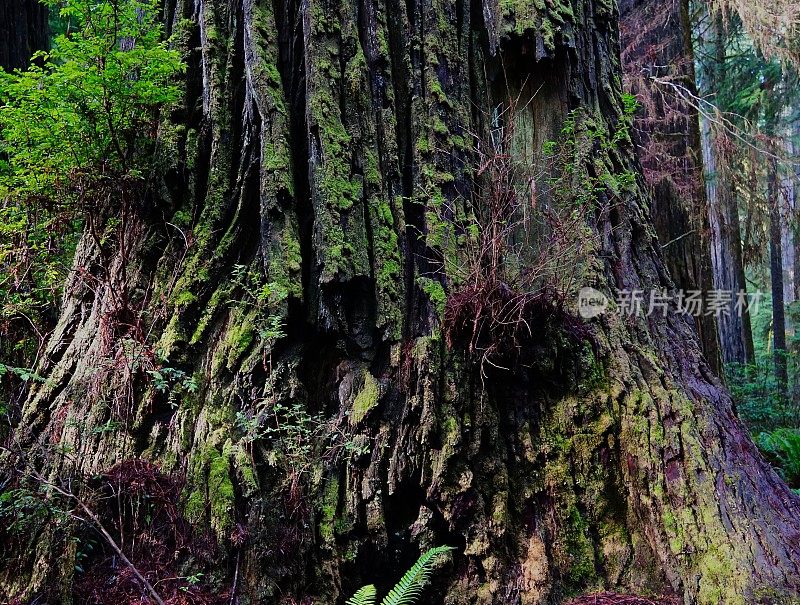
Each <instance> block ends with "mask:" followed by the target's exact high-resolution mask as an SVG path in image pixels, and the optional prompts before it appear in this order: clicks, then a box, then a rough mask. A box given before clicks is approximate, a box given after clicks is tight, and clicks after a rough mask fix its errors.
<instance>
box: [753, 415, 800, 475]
mask: <svg viewBox="0 0 800 605" xmlns="http://www.w3.org/2000/svg"><path fill="white" fill-rule="evenodd" d="M756 444H757V445H758V447H759V449H760V450H761V451H762V452H763V453H764V455H765V456H766V457H767V459H769V461H770V462H771V463H772V464H773V465H774V466H775V468H776V469H777V470H778V473H780V475H781V476H782V477H783V479H784V481H786V483H788V484H789V487H792V488H795V489H798V488H800V431H798V430H797V429H787V428H781V429H777V430H774V431H772V432H763V433H759V434H758V436H757V437H756Z"/></svg>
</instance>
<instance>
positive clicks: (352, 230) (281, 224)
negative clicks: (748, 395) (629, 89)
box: [0, 0, 800, 605]
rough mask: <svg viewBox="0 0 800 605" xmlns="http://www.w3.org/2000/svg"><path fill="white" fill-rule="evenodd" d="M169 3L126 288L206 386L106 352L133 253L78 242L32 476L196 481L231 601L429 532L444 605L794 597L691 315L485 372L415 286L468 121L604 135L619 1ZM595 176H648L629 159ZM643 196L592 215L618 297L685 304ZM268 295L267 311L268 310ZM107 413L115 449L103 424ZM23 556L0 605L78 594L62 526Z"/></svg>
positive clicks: (306, 591)
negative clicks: (635, 596)
mask: <svg viewBox="0 0 800 605" xmlns="http://www.w3.org/2000/svg"><path fill="white" fill-rule="evenodd" d="M170 14H171V18H170V22H171V23H172V24H174V26H175V27H176V28H178V31H177V33H178V34H179V35H178V39H179V40H182V42H181V44H182V46H183V48H184V51H185V53H186V60H187V64H188V66H189V70H188V74H187V86H186V90H187V94H186V101H185V104H184V106H183V107H182V108H181V109H180V110H178V111H176V112H175V115H176V116H177V123H174V124H166V125H164V129H163V132H162V140H163V153H164V158H165V159H164V162H165V164H166V165H167V167H168V170H167V171H166V173H167V176H166V178H165V179H164V182H163V183H159V186H160V189H161V191H162V194H163V199H162V200H160V201H159V203H158V204H157V205H155V206H154V207H149V208H142V209H141V211H140V216H138V217H137V219H136V220H135V221H132V223H131V228H130V229H131V233H130V234H129V237H128V238H127V242H128V246H129V253H128V256H129V258H130V259H131V261H130V266H128V267H127V270H126V272H125V273H126V274H127V276H128V283H126V284H124V287H126V288H127V289H128V292H129V293H130V296H129V300H130V301H131V304H132V305H135V307H134V308H135V309H137V312H138V316H139V317H140V318H141V320H142V322H143V323H144V325H146V326H147V330H146V331H145V333H147V334H149V335H150V336H149V340H147V342H146V343H145V344H146V347H145V348H146V350H147V351H151V350H152V351H156V350H157V351H158V352H159V355H160V356H162V357H163V358H164V359H166V360H167V362H165V363H166V364H168V365H169V366H170V367H173V368H179V369H181V370H182V371H184V372H185V373H186V374H187V375H189V376H193V377H194V378H195V380H196V381H197V383H198V385H199V388H198V390H197V392H195V393H188V392H184V393H179V396H178V398H177V401H170V400H169V398H168V397H167V396H166V395H165V394H163V393H161V392H159V391H158V389H156V388H154V386H153V385H152V383H150V382H148V380H147V376H146V375H144V374H143V373H142V372H141V371H137V370H136V368H135V367H134V365H133V364H132V363H129V360H128V358H127V357H125V354H124V351H123V349H122V348H121V345H120V344H119V343H118V342H115V341H114V340H113V339H112V340H111V341H109V338H108V335H109V333H110V331H112V333H113V330H114V329H117V330H119V326H117V327H116V328H115V326H114V325H113V324H110V323H109V321H110V320H109V318H110V317H113V313H112V311H113V309H112V308H111V305H112V301H111V300H110V297H109V294H108V292H109V288H110V286H109V285H108V284H109V283H112V282H113V283H114V284H115V286H116V287H121V286H122V284H119V283H118V281H116V282H115V281H114V280H119V276H120V275H122V274H123V272H122V270H121V267H120V263H121V262H122V259H121V258H116V257H115V258H114V259H113V260H112V262H111V263H110V264H108V263H107V264H103V263H101V261H100V258H99V254H98V251H97V249H96V247H95V246H94V244H93V240H92V238H91V237H89V236H87V237H85V238H84V240H83V242H82V245H81V246H80V247H79V250H78V253H77V256H76V259H75V265H76V268H88V269H91V271H92V272H93V274H95V275H99V276H101V277H102V279H99V280H98V281H97V283H96V284H93V285H92V287H91V288H90V287H89V285H88V284H87V283H86V282H85V281H84V280H83V278H82V277H81V275H82V274H81V272H79V271H76V272H74V273H73V274H72V275H71V278H70V281H69V283H67V284H66V292H67V293H68V295H67V297H66V302H65V304H64V308H63V310H62V314H61V320H60V322H59V325H58V327H57V328H56V331H55V333H54V335H53V337H52V339H51V341H50V344H49V346H48V350H47V352H46V355H45V356H44V359H43V361H42V364H41V367H40V368H39V373H41V374H42V375H45V376H47V377H48V378H49V380H48V381H47V382H45V383H41V384H36V385H34V386H33V387H32V390H31V393H30V396H29V398H28V400H27V402H26V405H25V408H24V412H23V419H22V421H21V422H20V424H19V426H18V427H17V429H16V431H15V439H16V440H17V441H19V442H20V443H21V444H22V445H23V446H24V447H28V448H31V449H33V448H34V446H36V444H39V445H40V446H41V447H45V448H46V447H50V449H51V450H52V446H54V445H58V446H69V456H65V457H59V456H57V455H51V456H50V457H49V458H47V459H45V460H43V461H42V462H41V464H42V466H43V470H42V475H43V476H48V473H49V474H51V475H57V476H70V475H78V474H86V475H94V474H96V473H97V472H99V471H101V470H103V469H107V468H108V467H110V466H111V465H113V464H114V463H115V462H118V461H120V460H123V459H128V458H133V457H139V456H141V457H145V458H147V459H151V460H154V461H157V462H158V463H159V464H160V465H161V468H162V470H164V471H166V472H174V473H177V474H180V475H183V476H185V477H186V487H185V490H184V497H183V506H184V514H185V516H186V518H187V519H188V520H189V521H190V522H191V523H192V524H193V526H194V527H195V528H196V530H197V531H198V532H199V531H201V530H204V529H205V530H208V531H211V532H212V533H213V535H214V536H215V538H216V541H217V545H218V548H219V549H220V551H221V553H220V556H219V558H218V559H217V563H216V564H215V567H214V568H213V569H208V570H207V574H206V577H209V578H212V579H213V581H214V582H216V584H217V585H218V586H219V588H220V590H222V589H225V588H229V587H230V586H231V583H232V582H233V581H234V580H233V578H234V577H235V578H236V588H235V592H236V594H237V595H238V598H239V599H240V600H241V602H243V603H244V602H251V603H256V602H270V603H271V602H276V603H285V604H287V605H288V604H289V603H297V602H304V601H305V600H312V599H313V601H314V602H316V603H334V602H342V600H343V599H344V598H346V596H349V594H351V593H352V592H353V591H354V590H355V589H356V588H357V587H358V586H361V585H363V584H365V583H367V582H374V583H376V584H377V585H378V587H379V589H383V588H385V587H387V586H389V585H390V584H392V583H393V582H394V581H396V579H397V576H398V575H399V574H398V573H397V572H396V570H398V569H403V568H405V567H407V566H408V565H409V564H410V563H411V562H413V560H414V559H416V557H417V556H418V553H419V550H420V549H422V548H425V547H428V546H432V545H434V544H448V545H452V546H455V547H456V548H457V551H456V552H455V554H454V556H453V559H452V561H451V562H449V563H447V564H446V565H445V567H444V568H443V569H441V570H439V571H438V572H437V574H436V575H435V578H434V580H433V586H432V588H431V590H430V592H429V593H428V595H429V596H430V598H431V601H432V602H436V603H445V602H447V603H465V602H470V603H487V604H488V603H526V604H545V603H553V602H558V601H559V600H560V599H562V598H563V597H564V596H566V595H568V594H571V593H575V592H579V591H584V590H588V589H591V588H595V587H616V588H625V589H630V590H643V591H654V592H663V591H675V592H677V593H679V594H681V595H682V596H683V597H684V599H685V601H686V602H687V603H702V604H708V605H711V604H713V605H717V604H718V603H726V604H732V605H736V604H742V605H744V604H745V603H747V604H750V603H757V602H765V603H766V602H769V601H768V599H770V598H784V597H785V598H787V599H788V598H794V597H796V596H797V595H798V594H800V570H799V569H798V565H800V563H798V562H799V561H800V501H799V500H798V497H797V496H796V495H794V494H793V493H792V492H791V491H790V490H789V489H788V488H787V487H786V486H785V484H783V483H782V482H781V481H780V479H779V478H778V477H777V475H776V474H775V472H774V471H773V470H772V469H771V468H770V467H769V465H768V464H767V463H766V462H765V461H764V460H763V459H762V458H761V456H760V454H759V453H758V451H757V449H756V448H755V446H754V445H753V443H752V442H751V441H750V439H749V437H748V436H747V432H746V430H745V429H744V427H743V426H742V425H741V423H740V422H739V421H738V420H737V419H736V417H735V416H734V414H733V413H732V411H731V402H730V397H729V396H728V394H727V393H726V392H725V391H724V389H723V388H722V386H721V385H720V383H719V381H718V379H717V378H716V377H715V375H714V372H713V371H711V369H710V368H709V366H708V364H707V363H706V361H704V359H703V355H702V353H701V350H700V347H699V345H698V341H697V336H696V333H695V328H694V326H693V325H692V324H691V323H689V321H687V319H686V318H685V317H682V316H680V315H678V314H676V313H669V314H668V315H667V316H666V317H660V316H658V315H653V316H650V317H643V316H641V317H627V316H624V315H618V314H615V313H607V314H605V315H603V316H601V317H599V318H598V319H595V320H592V321H591V322H589V323H587V324H586V326H585V330H586V331H587V333H588V334H590V335H591V337H590V339H589V340H588V341H587V342H576V341H575V339H574V338H570V337H569V336H568V335H565V334H566V332H565V331H564V330H561V329H560V328H559V326H558V325H554V326H550V327H548V326H534V327H535V328H536V329H537V330H538V329H541V330H542V333H543V334H547V335H548V336H547V337H546V338H542V339H541V340H540V341H537V342H533V343H530V345H529V346H528V348H527V349H526V350H525V351H523V352H522V353H521V355H523V358H524V361H525V363H520V364H518V365H517V366H515V367H514V369H513V371H500V370H497V371H491V372H489V373H487V375H486V376H485V377H482V376H481V373H480V371H479V368H477V367H476V366H475V364H474V363H472V361H471V360H470V359H469V357H468V355H467V354H466V353H465V351H462V350H459V349H458V348H454V349H453V350H447V348H446V347H445V345H444V342H443V338H442V336H441V324H440V318H439V315H438V313H437V310H436V305H435V304H434V301H431V300H430V299H429V296H428V294H426V293H425V291H424V290H423V289H422V288H421V287H420V286H419V283H418V280H419V278H420V277H429V278H430V276H431V275H432V273H431V271H432V268H434V267H435V266H436V262H435V261H436V257H435V250H433V249H432V247H429V246H428V245H427V243H426V240H425V238H424V235H425V234H426V233H427V232H428V230H429V229H430V227H431V225H430V224H429V223H430V222H431V221H432V220H433V219H432V216H431V212H429V211H428V210H429V206H428V205H429V204H430V200H432V199H434V198H437V197H438V196H442V197H444V198H445V199H447V200H450V201H451V202H452V203H453V204H454V205H457V204H458V203H463V200H464V199H466V198H468V197H469V193H470V192H469V186H470V183H471V179H469V178H468V175H469V174H470V171H471V170H472V169H473V168H472V167H471V166H470V165H469V161H468V158H469V156H468V150H467V145H466V144H465V141H464V137H465V136H467V135H468V134H469V133H471V132H482V131H483V128H484V125H483V124H482V120H483V116H486V115H490V113H491V108H492V106H493V105H494V104H495V103H497V102H499V101H500V100H501V99H495V98H493V97H492V95H493V94H495V93H494V92H493V91H496V90H498V89H503V90H505V89H506V87H507V86H508V88H509V89H513V90H531V92H530V93H528V94H529V96H530V97H531V98H535V99H536V101H535V102H534V103H533V104H532V105H531V106H532V107H535V109H532V110H531V111H533V112H534V113H533V123H534V124H535V125H536V126H537V127H539V126H541V125H542V124H548V125H553V124H559V123H560V121H561V120H562V119H563V116H564V115H566V113H567V112H568V111H569V110H570V109H573V108H583V109H584V110H585V111H590V112H593V113H594V114H595V115H597V116H598V120H600V122H601V123H603V124H605V125H607V126H608V127H613V126H614V125H615V124H616V123H617V122H618V120H619V119H620V117H621V93H622V91H621V80H620V65H619V59H618V53H619V45H618V40H617V35H616V24H617V12H616V8H615V6H614V4H613V3H610V2H605V1H603V0H580V1H576V2H574V3H572V4H565V3H562V2H553V3H550V4H548V5H544V4H541V5H540V4H538V3H526V2H515V3H507V2H503V3H495V2H492V1H491V0H486V2H484V3H479V2H472V3H466V2H464V1H463V0H456V1H454V2H448V1H446V0H432V1H430V2H419V1H416V0H410V1H409V2H396V1H395V0H358V1H353V0H308V1H304V2H299V1H297V0H278V1H277V2H274V3H271V2H263V1H262V0H242V1H241V2H238V1H234V2H223V1H222V0H198V2H196V3H192V4H188V3H185V2H182V1H179V2H178V3H177V6H175V7H174V10H173V11H172V12H171V13H170ZM182 19H185V20H188V21H185V20H182ZM504 67H505V69H504ZM526 82H531V83H536V87H535V88H534V87H532V86H531V87H526V86H525V83H526ZM509 84H510V86H509ZM536 91H538V92H536ZM534 92H536V95H535V97H534V94H533V93H534ZM527 100H530V99H527ZM540 135H542V133H541V132H539V133H538V135H536V136H540ZM537 152H538V150H537ZM600 161H603V162H606V163H607V165H609V166H612V167H613V168H614V169H615V171H618V170H625V169H631V170H634V169H636V167H637V165H636V163H635V158H634V157H633V151H632V149H631V147H630V146H629V145H623V146H621V147H620V148H619V149H612V150H610V151H608V152H607V155H606V156H602V158H600ZM644 191H645V185H644V182H643V180H642V179H641V178H640V177H638V181H637V183H636V184H635V185H634V186H632V187H631V188H630V189H629V190H627V191H625V192H622V193H621V194H620V199H619V200H618V201H615V202H614V203H613V204H600V205H599V207H600V208H604V207H605V208H607V210H605V211H601V210H598V211H597V212H592V213H591V214H590V215H589V216H587V217H586V220H587V224H588V225H589V226H590V227H591V229H592V231H593V233H594V235H595V236H596V237H597V239H598V241H599V242H600V244H599V249H598V250H597V252H596V255H595V258H593V259H592V262H593V265H594V267H595V268H596V272H595V275H594V279H595V280H596V284H595V285H596V286H597V287H598V288H600V289H602V290H603V291H604V292H606V293H607V294H608V295H609V296H610V297H613V294H612V293H613V292H615V291H616V290H617V289H645V290H650V289H661V288H670V287H672V285H673V282H672V280H671V278H670V276H669V271H668V269H667V267H666V266H665V264H664V262H663V261H662V256H661V248H660V244H659V241H658V238H657V236H656V233H655V232H654V230H653V228H652V225H651V224H650V223H649V220H650V216H651V215H650V210H649V208H650V200H649V199H648V197H647V195H646V194H645V193H644ZM602 195H607V194H602ZM606 201H608V200H606ZM250 273H252V274H253V275H256V276H257V277H258V279H259V280H260V282H259V284H256V285H253V284H252V283H250V282H249V281H247V279H245V278H243V277H242V275H247V274H250ZM434 277H435V275H434ZM266 283H270V284H271V286H270V290H271V291H278V290H279V291H281V292H283V293H285V295H286V296H285V297H273V298H275V299H276V300H274V301H272V304H271V305H270V306H269V309H268V310H266V311H265V310H264V309H263V308H262V307H261V306H259V303H258V300H259V297H258V295H257V293H258V292H261V291H262V290H260V287H261V286H263V285H264V284H266ZM254 292H255V294H254ZM270 300H272V299H270ZM275 318H278V319H280V320H281V321H282V322H283V323H284V328H283V330H282V332H283V334H284V335H283V336H279V335H277V336H276V335H270V333H269V326H270V325H273V320H274V319H275ZM551 330H552V331H551ZM110 360H112V361H114V360H116V361H114V363H112V362H110ZM276 402H279V403H282V404H284V405H287V406H289V405H297V406H299V408H300V409H302V410H305V411H306V412H307V413H308V414H311V415H316V414H320V415H322V416H323V417H324V418H326V419H329V420H331V421H332V422H334V423H336V425H337V426H338V430H340V431H342V432H344V433H346V434H347V435H348V439H349V440H350V443H351V444H354V445H356V446H357V447H355V448H351V449H348V450H344V451H341V450H338V451H328V450H325V451H322V452H319V451H318V452H316V454H315V455H312V456H307V457H306V458H301V457H297V456H299V455H300V454H297V455H295V457H291V455H290V454H291V452H289V451H288V450H286V449H285V448H284V449H281V447H280V445H281V444H280V443H276V442H275V440H274V439H273V438H270V437H262V438H261V439H259V440H256V441H255V442H252V441H249V440H248V439H247V434H246V430H245V428H243V424H242V422H241V420H242V418H245V419H247V418H253V417H255V416H256V415H257V414H259V413H261V414H263V415H262V416H261V418H262V420H269V419H271V418H273V416H274V408H275V404H276ZM173 404H175V405H173ZM109 419H114V420H115V421H117V422H118V423H119V428H118V429H117V430H113V431H97V430H94V429H96V428H97V427H99V426H103V425H104V424H105V423H107V422H108V420H109ZM284 445H285V443H284ZM301 462H302V464H301ZM298 493H299V494H300V496H298ZM240 527H244V528H246V536H247V537H246V539H245V540H242V539H240V538H241V536H242V534H241V532H240ZM39 538H40V540H39V543H40V544H43V545H45V546H43V547H41V548H38V549H36V550H31V551H28V552H22V553H13V554H5V555H4V557H3V566H2V573H0V588H1V589H2V590H3V591H4V592H5V593H6V594H7V595H9V597H10V596H13V595H17V594H21V595H22V596H23V598H27V599H30V598H32V597H34V596H35V595H38V594H42V593H47V591H48V590H50V591H51V593H50V594H53V592H52V591H55V592H56V593H57V594H60V596H57V597H54V598H55V599H56V600H57V599H61V601H62V602H68V599H69V594H70V590H71V581H72V579H73V578H72V574H73V573H74V550H72V551H71V550H69V549H68V548H67V547H66V544H67V543H68V536H67V535H66V533H65V532H64V531H62V530H61V529H60V528H57V527H45V528H42V529H41V534H40V536H39ZM55 553H58V554H57V555H56V554H55ZM70 553H72V554H71V555H70ZM71 557H72V558H71ZM135 563H136V562H135V561H134V564H135ZM59 578H62V580H60V581H59ZM148 581H150V582H151V583H153V578H148ZM59 591H60V592H59Z"/></svg>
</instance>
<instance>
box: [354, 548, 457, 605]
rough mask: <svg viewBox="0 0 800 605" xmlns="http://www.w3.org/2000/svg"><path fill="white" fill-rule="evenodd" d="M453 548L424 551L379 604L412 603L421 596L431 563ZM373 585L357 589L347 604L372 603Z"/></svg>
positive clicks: (366, 604) (431, 570)
mask: <svg viewBox="0 0 800 605" xmlns="http://www.w3.org/2000/svg"><path fill="white" fill-rule="evenodd" d="M451 550H453V548H452V547H451V546H437V547H435V548H430V549H428V550H427V551H425V552H424V553H423V554H422V556H421V557H420V558H419V559H417V562H416V563H414V565H413V566H412V567H411V569H409V570H408V571H407V572H406V573H405V575H403V577H402V578H401V579H400V581H399V582H398V583H397V584H396V585H395V587H394V588H392V590H390V591H389V594H388V595H386V596H385V597H384V598H383V600H382V601H381V605H414V604H415V603H417V602H418V601H419V598H420V596H422V589H423V588H424V587H425V585H426V584H427V583H428V580H429V579H430V576H431V573H433V564H434V563H435V562H436V559H437V557H439V555H443V554H445V553H446V552H449V551H451ZM375 596H376V593H375V586H373V585H372V584H368V585H367V586H364V587H363V588H361V589H359V591H358V592H356V594H354V595H353V596H352V597H350V599H349V600H348V601H347V605H374V603H375Z"/></svg>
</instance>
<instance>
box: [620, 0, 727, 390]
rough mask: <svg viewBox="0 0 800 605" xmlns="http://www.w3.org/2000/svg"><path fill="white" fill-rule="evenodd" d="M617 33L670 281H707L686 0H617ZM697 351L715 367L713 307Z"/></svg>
mask: <svg viewBox="0 0 800 605" xmlns="http://www.w3.org/2000/svg"><path fill="white" fill-rule="evenodd" d="M619 9H620V34H621V40H620V42H621V45H622V66H623V70H624V73H625V82H626V87H627V88H628V89H629V90H630V91H631V92H632V93H634V94H636V95H637V97H638V99H639V102H640V104H641V107H640V111H639V115H638V118H637V120H636V134H637V137H636V138H637V142H638V144H639V147H640V160H641V162H642V165H643V168H644V171H645V177H646V178H647V181H648V183H649V184H650V185H651V186H652V188H653V196H652V206H651V211H652V220H653V225H654V226H655V228H656V232H657V233H658V238H659V241H660V242H661V246H662V254H663V257H664V261H665V263H666V265H667V267H668V268H669V272H670V275H671V276H672V279H673V280H674V281H675V287H676V288H678V289H681V290H684V291H691V290H701V291H703V292H704V293H707V292H708V291H710V290H711V289H713V287H714V286H713V281H712V272H711V238H710V233H709V222H708V221H709V218H708V207H707V204H706V191H705V189H704V184H703V158H702V151H701V146H700V129H699V122H698V112H697V109H696V108H695V106H694V105H693V103H692V102H691V101H690V98H691V97H694V96H696V93H697V91H696V87H695V72H694V51H693V49H692V33H691V32H692V29H691V22H690V20H689V2H688V0H679V1H676V2H669V3H666V4H665V3H664V2H661V1H659V0H622V1H621V2H620V4H619ZM696 323H697V330H698V333H699V335H700V342H701V345H702V348H703V353H704V354H705V356H706V359H707V360H708V363H709V365H710V366H711V368H712V369H713V370H714V371H715V372H717V373H718V374H720V375H721V372H722V358H721V356H720V347H719V340H718V335H717V321H716V317H715V315H713V314H711V315H705V316H703V315H701V316H698V317H696Z"/></svg>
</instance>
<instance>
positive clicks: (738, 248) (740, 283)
mask: <svg viewBox="0 0 800 605" xmlns="http://www.w3.org/2000/svg"><path fill="white" fill-rule="evenodd" d="M708 19H709V20H710V25H709V27H708V28H707V30H706V31H707V32H708V34H707V36H706V38H705V39H704V40H703V41H702V43H703V45H704V46H705V47H706V49H707V51H706V53H705V55H706V57H707V59H706V64H705V65H704V68H703V69H702V70H701V74H700V77H699V80H698V81H699V83H700V84H699V88H700V94H701V96H703V97H708V96H709V95H713V94H715V92H716V91H717V90H718V87H719V83H720V82H721V81H722V71H721V70H723V69H724V66H725V27H724V24H723V17H722V15H721V14H718V13H717V14H712V15H709V17H708ZM711 118H712V119H713V116H711ZM718 128H719V125H718V124H714V123H712V120H711V119H709V117H703V119H701V134H702V136H701V141H702V146H703V159H704V164H705V170H706V195H707V198H708V208H709V222H710V226H711V245H712V256H711V259H712V267H713V278H714V287H715V288H716V289H718V290H724V291H727V292H733V293H735V295H737V296H738V294H739V293H740V292H741V293H746V292H747V282H746V281H745V275H744V262H743V254H742V236H741V227H740V224H739V209H738V207H737V203H736V196H735V195H734V191H733V179H732V178H731V174H730V172H729V171H730V170H731V167H730V165H729V160H728V158H726V157H725V152H724V150H725V139H724V136H723V135H722V134H721V133H719V132H718ZM719 340H720V350H721V353H722V359H723V361H724V362H725V363H732V362H733V363H739V364H747V363H753V362H754V361H755V352H754V348H753V332H752V329H751V325H750V313H749V310H748V308H747V307H743V308H742V312H741V313H738V312H736V313H731V314H729V315H721V316H720V317H719Z"/></svg>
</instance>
